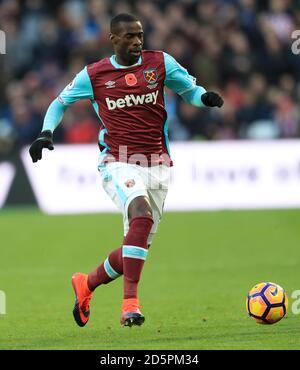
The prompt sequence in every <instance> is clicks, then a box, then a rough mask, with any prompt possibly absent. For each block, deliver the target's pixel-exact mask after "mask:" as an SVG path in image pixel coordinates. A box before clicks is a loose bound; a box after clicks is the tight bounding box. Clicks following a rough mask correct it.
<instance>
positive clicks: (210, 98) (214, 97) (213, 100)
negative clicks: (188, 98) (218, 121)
mask: <svg viewBox="0 0 300 370" xmlns="http://www.w3.org/2000/svg"><path fill="white" fill-rule="evenodd" d="M201 100H202V103H203V104H204V105H206V106H207V107H219V108H221V107H222V105H223V103H224V101H223V99H222V98H221V96H220V95H219V94H217V93H215V92H213V91H207V92H206V93H204V94H203V95H201Z"/></svg>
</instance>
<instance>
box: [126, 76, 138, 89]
mask: <svg viewBox="0 0 300 370" xmlns="http://www.w3.org/2000/svg"><path fill="white" fill-rule="evenodd" d="M125 81H126V84H127V85H128V86H134V85H136V84H137V78H136V77H135V74H134V73H127V75H125Z"/></svg>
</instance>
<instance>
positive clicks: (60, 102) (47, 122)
mask: <svg viewBox="0 0 300 370" xmlns="http://www.w3.org/2000/svg"><path fill="white" fill-rule="evenodd" d="M82 99H90V100H93V99H94V94H93V88H92V84H91V81H90V78H89V75H88V72H87V67H85V68H84V69H83V70H82V71H81V72H79V73H78V74H77V75H76V77H75V78H74V80H73V81H72V82H71V83H70V84H69V85H68V86H66V87H65V88H64V90H63V91H62V92H61V93H60V94H59V96H58V97H57V98H56V99H54V100H53V101H52V103H51V104H50V105H49V108H48V110H47V112H46V115H45V118H44V123H43V128H42V131H41V133H40V134H39V136H38V137H37V139H36V140H35V141H34V142H33V143H32V144H31V146H30V149H29V153H30V155H31V158H32V161H33V162H37V161H38V160H39V159H42V151H43V148H47V149H49V150H53V149H54V146H53V132H54V130H55V129H56V127H57V126H58V125H59V124H60V122H61V121H62V119H63V116H64V113H65V111H66V110H67V108H68V107H69V106H70V105H71V104H74V103H76V102H77V101H78V100H82Z"/></svg>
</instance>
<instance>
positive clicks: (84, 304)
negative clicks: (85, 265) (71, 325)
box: [72, 272, 93, 327]
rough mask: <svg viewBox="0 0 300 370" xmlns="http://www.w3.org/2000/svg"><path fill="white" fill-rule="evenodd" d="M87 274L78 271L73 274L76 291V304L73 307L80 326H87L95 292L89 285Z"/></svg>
mask: <svg viewBox="0 0 300 370" xmlns="http://www.w3.org/2000/svg"><path fill="white" fill-rule="evenodd" d="M87 278H88V275H87V274H82V273H81V272H76V274H74V275H73V276H72V285H73V288H74V292H75V297H76V300H75V305H74V309H73V316H74V319H75V321H76V323H77V324H78V325H79V326H81V327H82V326H85V325H86V323H87V322H88V321H89V318H90V300H91V299H92V295H93V293H92V292H91V291H90V290H89V288H88V285H87Z"/></svg>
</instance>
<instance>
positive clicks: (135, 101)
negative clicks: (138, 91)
mask: <svg viewBox="0 0 300 370" xmlns="http://www.w3.org/2000/svg"><path fill="white" fill-rule="evenodd" d="M157 96H158V90H156V91H153V92H152V93H149V94H142V95H134V94H130V95H125V96H124V98H119V99H117V100H114V99H110V98H105V101H106V105H107V108H108V109H109V110H114V109H116V108H125V107H132V106H133V105H139V104H150V103H152V104H153V105H154V104H156V101H157Z"/></svg>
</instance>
